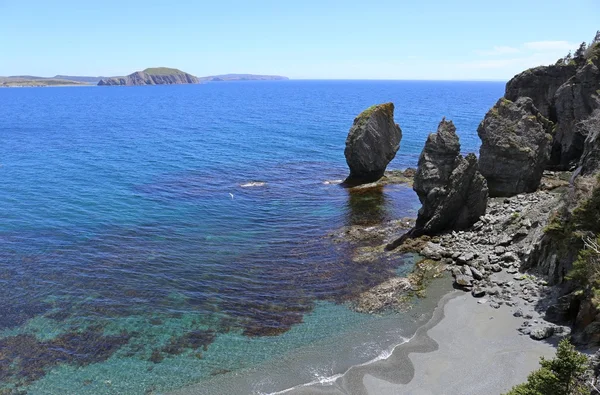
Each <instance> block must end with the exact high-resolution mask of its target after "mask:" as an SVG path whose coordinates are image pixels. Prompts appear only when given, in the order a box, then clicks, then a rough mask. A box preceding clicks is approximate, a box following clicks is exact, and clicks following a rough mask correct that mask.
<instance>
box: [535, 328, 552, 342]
mask: <svg viewBox="0 0 600 395" xmlns="http://www.w3.org/2000/svg"><path fill="white" fill-rule="evenodd" d="M553 334H554V327H552V326H541V327H537V328H534V329H532V330H531V332H530V333H529V337H531V338H532V339H533V340H544V339H547V338H549V337H550V336H552V335H553Z"/></svg>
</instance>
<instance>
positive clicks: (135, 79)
mask: <svg viewBox="0 0 600 395" xmlns="http://www.w3.org/2000/svg"><path fill="white" fill-rule="evenodd" d="M198 82H199V80H198V78H197V77H194V76H193V75H191V74H188V73H185V72H183V71H181V70H178V69H170V68H166V67H158V68H149V69H145V70H143V71H136V72H135V73H133V74H129V75H128V76H126V77H111V78H105V79H102V80H100V82H98V85H99V86H109V85H127V86H131V85H172V84H197V83H198Z"/></svg>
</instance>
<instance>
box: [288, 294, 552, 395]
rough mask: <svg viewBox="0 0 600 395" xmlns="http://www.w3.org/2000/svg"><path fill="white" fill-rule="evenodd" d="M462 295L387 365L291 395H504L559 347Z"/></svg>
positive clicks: (451, 298) (449, 298) (446, 301)
mask: <svg viewBox="0 0 600 395" xmlns="http://www.w3.org/2000/svg"><path fill="white" fill-rule="evenodd" d="M479 301H481V299H475V298H473V297H471V295H469V294H466V293H464V292H461V291H456V292H452V293H450V294H448V295H446V296H445V297H444V298H443V299H442V300H441V301H440V303H439V305H438V308H437V309H436V311H435V312H434V315H433V317H432V319H431V320H430V321H429V322H428V323H427V324H426V325H424V326H423V327H421V328H419V329H418V331H417V332H416V334H415V335H414V337H413V338H412V339H411V340H410V341H409V342H407V343H404V344H402V345H400V346H398V347H396V349H395V350H394V352H393V353H392V355H391V356H390V357H389V358H387V359H384V360H380V361H376V362H373V363H370V364H365V365H362V366H357V367H353V368H351V369H350V370H348V371H347V372H346V373H345V374H344V375H342V376H341V377H339V378H338V379H337V380H335V381H334V382H333V383H329V384H316V385H311V386H304V387H299V388H295V389H292V390H289V391H285V392H283V393H286V394H353V395H354V394H356V395H358V394H361V395H362V394H369V395H375V394H377V395H385V394H419V395H425V394H461V395H467V394H482V393H485V394H501V393H504V392H506V391H508V390H510V388H511V387H512V386H514V385H516V384H519V383H521V382H523V381H525V380H526V378H527V375H528V374H529V372H531V371H532V370H535V369H537V368H538V366H539V365H538V361H539V358H540V357H541V356H546V357H550V356H553V355H554V350H555V349H554V346H553V345H552V344H551V343H549V342H539V341H534V340H532V339H530V338H529V337H528V336H524V335H521V334H520V333H519V332H518V331H517V328H518V327H519V326H520V325H521V323H522V321H523V320H522V319H520V318H516V317H513V315H512V311H511V309H510V308H509V307H507V306H501V307H500V308H499V309H493V308H491V307H490V306H489V305H488V304H487V303H479Z"/></svg>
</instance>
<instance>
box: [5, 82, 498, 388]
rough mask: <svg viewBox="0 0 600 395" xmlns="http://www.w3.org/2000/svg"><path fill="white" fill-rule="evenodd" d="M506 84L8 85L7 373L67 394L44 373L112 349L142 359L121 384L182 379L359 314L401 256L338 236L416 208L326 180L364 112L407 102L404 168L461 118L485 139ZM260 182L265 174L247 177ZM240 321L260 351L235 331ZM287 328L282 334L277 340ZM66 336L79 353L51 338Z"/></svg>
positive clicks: (467, 141)
mask: <svg viewBox="0 0 600 395" xmlns="http://www.w3.org/2000/svg"><path fill="white" fill-rule="evenodd" d="M503 89H504V84H503V83H497V82H433V81H432V82H423V81H420V82H411V81H395V82H390V81H377V82H376V81H284V82H244V83H213V84H204V85H184V86H153V87H102V88H101V87H89V88H45V89H43V88H35V89H0V182H1V185H2V187H1V188H0V218H2V221H0V243H1V244H0V245H1V247H0V342H2V341H4V343H1V344H0V346H4V347H5V348H6V349H9V348H10V349H11V350H12V351H11V353H12V354H11V353H9V358H6V357H2V356H1V355H0V388H2V386H3V385H4V386H6V385H8V386H13V385H15V384H18V385H20V386H22V387H23V388H29V389H30V391H31V393H61V391H62V393H66V392H65V389H64V388H62V390H61V389H60V387H56V386H54V384H53V382H51V380H50V379H49V378H48V376H47V375H45V373H47V372H48V371H51V370H52V371H53V372H55V373H56V375H55V377H57V378H58V379H57V380H59V379H61V380H63V381H64V377H67V376H68V377H74V373H73V370H68V369H71V368H73V367H82V366H83V367H85V368H82V369H83V371H85V369H92V368H93V367H94V366H109V364H110V363H111V361H115V360H119V361H120V363H133V365H131V366H130V367H129V369H130V370H133V371H135V370H136V369H142V367H143V369H144V372H143V374H142V372H141V371H140V372H139V377H140V379H139V380H141V381H144V380H145V381H144V383H143V385H142V384H140V383H141V381H140V383H134V384H135V385H134V384H131V386H130V387H127V386H124V387H123V388H121V389H120V390H119V391H120V393H124V392H125V393H138V391H139V393H143V391H144V390H148V388H150V389H152V388H154V389H157V388H158V389H162V390H164V389H169V388H175V387H177V386H181V385H185V384H190V383H194V382H199V381H202V380H203V379H204V378H205V377H208V376H209V375H211V374H212V375H214V374H215V372H217V373H219V372H224V371H225V370H235V369H236V368H239V367H243V366H247V365H248V364H252V363H257V362H261V361H263V360H265V359H268V358H270V357H272V356H273V354H274V353H277V352H278V351H280V350H284V349H285V350H288V351H289V350H293V349H294V347H298V346H299V344H300V343H306V342H309V341H313V340H314V339H316V338H320V337H323V336H326V334H323V333H311V334H310V335H303V336H304V337H302V338H298V337H297V338H293V336H292V335H289V334H288V333H287V331H288V330H289V329H290V328H295V327H298V328H302V325H305V324H301V322H302V321H305V322H306V321H307V320H306V317H307V316H306V314H309V315H310V314H313V313H312V312H315V314H316V312H317V311H320V310H318V309H316V310H315V308H317V307H319V306H326V307H324V310H323V311H327V312H328V313H327V314H330V316H328V317H329V318H328V319H337V318H339V319H340V322H346V321H344V320H347V322H348V325H350V326H351V323H352V322H359V321H360V320H361V319H363V318H357V316H354V315H353V314H356V313H352V312H350V311H349V310H348V309H346V308H344V307H343V305H340V303H342V302H343V301H345V300H348V299H350V298H352V296H353V295H356V293H357V292H360V291H361V290H364V289H366V288H367V287H369V286H372V285H374V284H377V283H378V282H380V281H382V280H384V279H385V278H388V277H389V276H391V275H394V273H395V272H396V270H397V267H398V265H401V264H402V261H396V262H382V263H381V264H380V265H364V264H356V263H353V262H352V261H351V260H350V259H349V258H348V251H345V250H344V249H343V248H341V249H340V248H339V246H338V247H336V246H334V245H332V243H331V242H330V240H329V239H328V238H326V237H324V236H325V235H327V234H328V233H329V232H331V231H334V230H336V229H339V228H340V227H342V226H346V225H353V224H357V223H363V224H364V223H366V224H368V223H377V222H381V221H386V220H391V219H396V218H400V217H404V216H414V215H415V212H416V210H417V209H418V200H417V199H416V195H415V194H414V193H413V192H412V190H410V188H407V187H402V186H390V187H387V188H385V189H384V191H383V192H382V193H379V194H378V195H377V196H369V195H365V196H361V197H352V196H350V195H349V193H348V191H347V190H345V189H343V188H341V187H339V186H338V185H331V184H324V181H325V180H334V179H343V178H344V177H345V176H346V174H347V168H346V164H345V160H344V155H343V151H344V142H345V138H346V134H347V132H348V129H349V127H350V126H351V125H352V121H353V119H354V117H355V116H356V115H357V114H358V113H360V112H361V111H362V110H363V109H365V108H367V107H369V106H370V105H372V104H375V103H381V102H387V101H392V102H394V103H395V105H396V111H395V119H396V122H397V123H399V124H400V127H401V128H402V131H403V139H402V142H401V148H400V151H399V152H398V154H397V156H396V158H395V159H394V161H392V163H391V164H390V166H389V167H388V168H390V169H403V168H406V167H409V166H415V165H416V162H417V160H418V156H419V153H420V151H421V149H422V147H423V144H424V142H425V139H426V137H427V134H428V133H430V132H432V131H435V129H436V127H437V124H438V123H439V121H440V120H441V118H442V117H444V116H445V117H447V118H449V119H451V120H453V121H454V123H455V124H456V126H457V129H458V134H459V136H460V138H461V143H462V149H463V151H464V152H469V151H475V152H476V151H477V150H478V148H479V140H478V138H477V134H476V129H477V125H478V124H479V122H480V121H481V119H482V118H483V116H484V115H485V113H486V112H487V110H488V109H489V108H490V107H491V106H492V105H493V104H494V103H495V101H496V100H497V99H498V98H499V97H500V96H502V94H503ZM249 182H264V183H266V184H265V185H262V186H254V187H243V186H242V185H243V184H246V183H249ZM366 206H369V207H371V208H373V207H375V209H373V210H366V211H365V210H364V209H365V207H366ZM322 303H325V305H322ZM327 303H331V305H329V304H327ZM327 306H329V307H327ZM332 306H333V307H332ZM334 306H340V307H339V308H337V307H334ZM346 310H347V316H345V317H342V315H344V314H346ZM324 314H325V313H324ZM310 317H312V316H310ZM336 317H337V318H336ZM364 319H366V320H368V319H369V318H364ZM315 320H316V318H315ZM315 325H317V324H315ZM315 328H317V329H318V328H319V327H318V325H317V326H316V327H315ZM313 329H314V328H313ZM317 329H315V330H313V332H318V330H317ZM296 331H300V329H297V330H296ZM284 333H285V334H284ZM290 333H295V332H294V331H292V332H290ZM18 336H21V337H18ZM27 336H29V337H27ZM227 336H230V337H229V339H230V341H228V342H227V344H228V345H231V344H232V343H231V339H237V341H239V342H240V343H239V344H242V343H243V344H244V345H248V344H249V345H248V347H254V349H253V354H258V356H257V355H254V356H253V357H252V358H249V357H248V353H247V352H240V353H236V352H234V351H232V349H234V348H235V347H234V346H231V349H228V348H227V347H229V346H228V345H226V346H223V347H221V346H219V341H221V342H225V341H224V340H223V339H226V338H227ZM286 336H287V337H286ZM278 338H281V339H284V340H283V341H282V342H283V343H285V344H283V343H282V344H274V345H269V346H267V345H264V344H266V343H264V342H265V341H266V342H269V341H271V339H278ZM11 339H12V340H11ZM53 339H54V340H53ZM261 339H268V340H261ZM285 339H288V340H285ZM53 341H54V343H53ZM252 341H254V343H253V342H252ZM28 342H29V343H28ZM261 342H262V343H261ZM286 342H287V343H286ZM57 343H60V344H57ZM15 344H27V347H26V348H27V349H20V348H19V347H18V346H15ZM82 344H88V345H90V346H89V347H86V346H82ZM236 344H237V343H236ZM261 344H263V345H264V347H265V351H264V352H262V354H261V347H262V346H261ZM59 346H60V347H62V348H61V350H66V351H64V354H60V352H54V351H52V352H50V351H48V350H55V349H56V348H57V347H59ZM23 347H25V346H21V348H23ZM269 347H270V348H269ZM88 348H89V349H88ZM98 348H100V349H102V350H104V351H105V352H104V354H103V353H102V352H100V353H99V352H97V351H96V350H97V349H98ZM268 348H269V350H270V351H266V350H267V349H268ZM28 350H29V351H28ZM31 350H34V351H31ZM199 350H200V351H199ZM61 352H62V351H61ZM198 352H201V353H202V354H203V355H201V356H200V355H196V354H198ZM219 353H221V355H219ZM224 354H227V358H225V357H223V355H224ZM74 355H75V356H74ZM82 355H83V356H84V357H82ZM181 355H187V356H188V360H187V361H188V362H189V365H190V366H193V368H194V369H195V370H194V371H195V372H199V373H197V375H196V376H194V375H190V373H189V372H188V371H186V370H185V369H183V368H180V369H181V371H182V372H184V373H183V376H184V377H177V378H173V380H171V379H170V377H174V376H177V375H176V374H174V373H173V371H169V370H166V371H165V372H162V373H161V372H160V367H161V366H168V363H169V361H178V363H179V365H178V366H180V367H181V366H182V365H185V362H181V361H182V360H181V358H182V357H181ZM189 355H196V356H197V358H196V359H194V360H193V362H192V359H191V358H189ZM153 356H154V358H153ZM157 356H160V357H157ZM2 358H4V360H3V359H2ZM157 358H158V359H161V358H162V359H161V360H160V361H158V362H156V361H157ZM177 358H180V359H177ZM244 358H246V360H245V361H243V360H244ZM253 358H254V359H253ZM28 359H29V360H30V361H29V362H27V361H26V362H22V361H23V360H28ZM152 359H154V361H149V360H152ZM31 360H35V361H36V362H35V363H34V362H31ZM49 360H54V361H55V362H53V363H47V362H48V361H49ZM15 361H21V362H20V364H16V365H15V363H14V362H15ZM56 361H58V362H60V363H58V362H56ZM136 361H141V362H139V363H138V364H137V365H136V364H135V363H134V362H136ZM207 361H210V362H207ZM142 362H143V364H142ZM11 363H12V365H11ZM103 364H104V365H103ZM207 364H208V365H210V366H205V365H207ZM9 365H10V369H8V367H9ZM3 367H4V368H5V369H4V373H2V368H3ZM150 368H152V369H150ZM61 369H62V371H63V373H64V375H67V376H61V373H60V372H61ZM65 369H66V370H65ZM79 371H81V369H80V370H79ZM7 372H8V373H7ZM65 372H66V373H65ZM69 372H70V373H69ZM105 374H106V375H107V377H109V379H110V373H105ZM82 377H83V376H82ZM142 378H143V380H142ZM109 379H107V380H108V381H110V380H109ZM49 380H50V381H49ZM87 380H88V379H84V378H81V382H72V383H71V385H72V386H77V385H80V386H81V388H78V389H77V390H73V391H74V392H73V393H83V392H84V391H85V390H86V388H89V391H91V392H90V393H99V392H100V389H99V388H100V387H97V386H96V385H100V384H98V382H100V381H99V380H100V379H97V378H94V379H91V378H90V379H89V380H90V381H87ZM107 380H105V381H107ZM135 380H136V379H134V378H131V381H132V382H134V381H135ZM152 380H156V382H155V383H152ZM170 380H171V381H170ZM82 382H83V384H82ZM148 382H150V383H149V384H148ZM2 383H3V384H2ZM111 385H112V384H111ZM95 386H96V387H95ZM144 386H145V387H144ZM73 388H75V387H73ZM101 388H104V389H105V390H106V388H105V386H101ZM143 388H145V389H143ZM111 390H114V388H112V389H111ZM106 391H109V392H110V390H106ZM123 391H124V392H123ZM67 392H68V391H67Z"/></svg>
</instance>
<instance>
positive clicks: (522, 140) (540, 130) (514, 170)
mask: <svg viewBox="0 0 600 395" xmlns="http://www.w3.org/2000/svg"><path fill="white" fill-rule="evenodd" d="M551 131H552V122H550V121H549V120H548V119H547V118H545V117H544V116H542V115H541V114H540V113H539V111H538V110H537V108H535V106H534V105H533V101H532V100H531V99H530V98H523V97H522V98H519V99H518V100H517V101H516V102H512V101H510V100H507V99H504V98H502V99H500V100H498V102H497V103H496V105H495V106H494V107H492V109H491V110H490V111H489V112H488V113H487V114H486V116H485V118H484V120H483V121H482V122H481V124H479V127H478V129H477V134H479V137H480V138H481V149H480V151H479V152H480V155H479V168H480V171H481V174H483V176H484V177H485V178H486V180H487V183H488V187H489V191H490V196H513V195H517V194H519V193H523V192H534V191H535V190H536V189H537V188H538V187H539V185H540V182H541V179H542V175H543V172H544V168H545V167H546V164H547V162H548V159H549V155H550V148H551V143H552V135H551Z"/></svg>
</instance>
